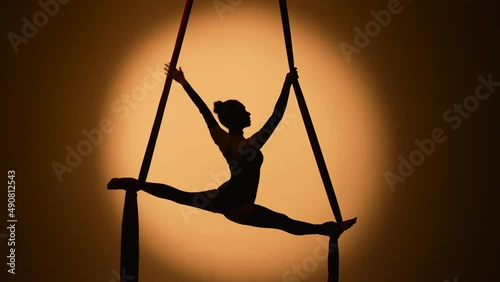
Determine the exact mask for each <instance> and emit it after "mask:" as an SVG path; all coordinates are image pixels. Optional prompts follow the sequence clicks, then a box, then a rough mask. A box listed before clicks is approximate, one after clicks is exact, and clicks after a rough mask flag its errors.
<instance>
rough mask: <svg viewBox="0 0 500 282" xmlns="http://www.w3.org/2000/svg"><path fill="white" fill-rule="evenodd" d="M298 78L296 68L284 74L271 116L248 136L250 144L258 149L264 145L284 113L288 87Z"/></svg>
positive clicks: (288, 91)
mask: <svg viewBox="0 0 500 282" xmlns="http://www.w3.org/2000/svg"><path fill="white" fill-rule="evenodd" d="M298 78H299V76H298V74H297V69H295V70H294V71H291V72H289V73H288V74H287V75H286V78H285V82H284V83H283V88H282V89H281V94H280V96H279V98H278V101H276V105H275V106H274V110H273V113H272V114H271V117H269V119H268V120H267V122H266V123H265V124H264V126H262V128H261V129H260V130H259V131H257V132H256V133H255V134H254V135H252V136H251V137H250V138H249V139H250V144H252V145H254V146H255V147H257V148H259V149H260V148H261V147H262V146H264V144H265V143H266V142H267V140H268V139H269V137H271V135H272V133H273V132H274V130H275V129H276V127H277V126H278V124H279V123H280V121H281V119H282V118H283V115H284V114H285V110H286V106H287V104H288V97H289V96H290V87H291V85H292V84H293V83H294V82H295V81H296V80H297V79H298Z"/></svg>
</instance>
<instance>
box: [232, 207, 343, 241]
mask: <svg viewBox="0 0 500 282" xmlns="http://www.w3.org/2000/svg"><path fill="white" fill-rule="evenodd" d="M224 215H225V216H226V218H228V219H229V220H231V221H234V222H237V223H240V224H245V225H250V226H254V227H261V228H274V229H280V230H283V231H285V232H288V233H290V234H294V235H307V234H320V235H327V236H329V235H335V234H337V233H338V234H339V235H340V227H339V226H338V225H337V224H336V223H335V222H326V223H323V224H311V223H307V222H303V221H298V220H294V219H291V218H289V217H288V216H286V215H284V214H281V213H277V212H275V211H272V210H270V209H268V208H266V207H263V206H260V205H255V204H244V205H242V206H239V207H234V208H232V209H231V210H230V211H229V212H227V213H225V214H224Z"/></svg>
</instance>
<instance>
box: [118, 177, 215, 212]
mask: <svg viewBox="0 0 500 282" xmlns="http://www.w3.org/2000/svg"><path fill="white" fill-rule="evenodd" d="M108 189H109V190H120V189H123V190H133V191H139V190H142V191H144V192H146V193H148V194H151V195H153V196H156V197H158V198H162V199H166V200H170V201H173V202H176V203H178V204H181V205H186V206H191V207H195V208H199V209H203V210H207V211H211V212H215V207H214V205H213V198H214V195H212V194H213V192H214V190H210V191H204V192H185V191H182V190H179V189H177V188H174V187H172V186H169V185H166V184H161V183H150V182H145V183H144V184H142V185H141V183H140V182H139V181H138V180H137V179H135V178H113V179H111V181H110V182H109V183H108Z"/></svg>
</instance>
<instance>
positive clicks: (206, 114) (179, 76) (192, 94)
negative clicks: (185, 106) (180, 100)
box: [165, 64, 219, 129]
mask: <svg viewBox="0 0 500 282" xmlns="http://www.w3.org/2000/svg"><path fill="white" fill-rule="evenodd" d="M169 67H170V66H169V64H166V65H165V71H166V72H167V74H168V72H169V70H170V72H171V75H172V77H173V79H174V80H175V81H177V82H178V83H180V84H181V85H182V87H183V88H184V90H185V91H186V93H187V94H188V96H189V98H191V100H192V101H193V103H194V104H195V105H196V107H198V110H200V113H201V115H202V116H203V118H204V119H205V122H206V123H207V126H208V129H212V128H214V127H216V126H217V127H218V126H219V124H218V123H217V121H216V120H215V118H214V115H213V114H212V112H211V111H210V109H209V108H208V106H207V104H205V102H203V99H201V97H200V95H198V93H196V91H194V89H193V87H191V85H190V84H189V82H188V81H187V80H186V78H185V77H184V73H183V72H182V68H179V70H177V69H175V68H174V69H170V68H169Z"/></svg>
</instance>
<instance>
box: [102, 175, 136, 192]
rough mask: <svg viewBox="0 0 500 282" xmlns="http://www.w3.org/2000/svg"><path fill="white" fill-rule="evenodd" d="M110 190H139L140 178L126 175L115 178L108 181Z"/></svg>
mask: <svg viewBox="0 0 500 282" xmlns="http://www.w3.org/2000/svg"><path fill="white" fill-rule="evenodd" d="M107 189H108V190H126V191H138V190H139V180H137V179H135V178H132V177H126V178H113V179H111V180H110V181H109V182H108V187H107Z"/></svg>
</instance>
